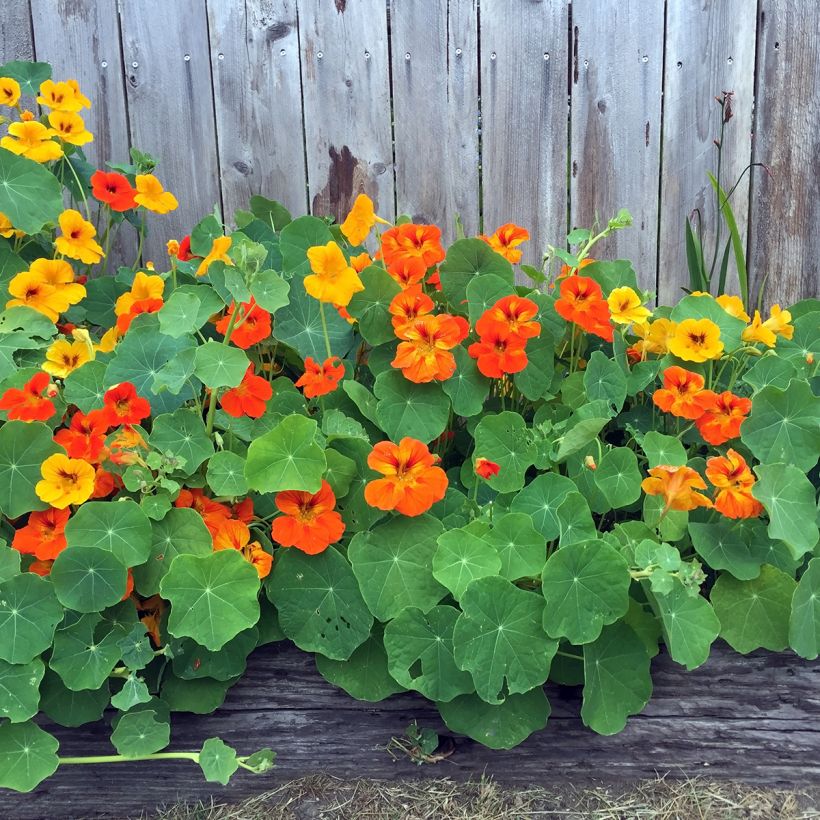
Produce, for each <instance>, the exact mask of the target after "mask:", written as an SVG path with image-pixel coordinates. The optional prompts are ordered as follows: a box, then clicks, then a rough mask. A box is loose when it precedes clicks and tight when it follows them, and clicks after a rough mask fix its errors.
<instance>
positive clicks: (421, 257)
mask: <svg viewBox="0 0 820 820" xmlns="http://www.w3.org/2000/svg"><path fill="white" fill-rule="evenodd" d="M381 253H382V257H383V259H384V264H385V265H386V266H387V269H388V270H389V269H390V267H391V266H392V265H393V264H395V263H398V262H399V261H400V260H404V261H405V262H406V263H407V264H409V265H410V267H412V268H414V270H415V271H416V272H417V273H419V274H420V275H422V276H423V275H424V273H425V272H426V271H427V269H428V268H431V267H433V265H437V264H438V263H439V262H441V261H443V259H444V255H445V254H444V248H443V247H442V245H441V228H438V227H437V226H436V225H415V224H413V223H412V222H408V223H405V224H404V225H396V227H395V228H390V230H388V231H385V232H384V233H383V234H382V249H381Z"/></svg>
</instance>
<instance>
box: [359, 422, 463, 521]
mask: <svg viewBox="0 0 820 820" xmlns="http://www.w3.org/2000/svg"><path fill="white" fill-rule="evenodd" d="M437 461H438V458H437V457H436V456H435V455H433V454H432V453H431V452H430V451H429V450H428V449H427V446H426V445H425V444H423V443H422V442H421V441H418V440H417V439H414V438H409V437H405V438H403V439H402V440H401V441H400V442H399V443H398V444H393V442H392V441H381V442H379V443H378V444H377V445H376V446H375V447H374V448H373V451H372V452H371V453H370V455H369V456H368V457H367V464H368V466H369V467H370V469H371V470H375V471H376V472H377V473H381V474H382V475H383V476H384V478H377V479H376V480H375V481H371V482H369V483H368V484H367V486H366V487H365V488H364V497H365V501H367V503H368V504H369V505H370V506H371V507H376V508H377V509H379V510H396V512H399V513H401V514H402V515H409V516H414V515H421V514H422V513H425V512H427V510H429V509H430V507H432V506H433V504H435V503H436V502H437V501H441V499H442V498H444V494H445V493H446V492H447V474H446V473H445V472H444V470H442V469H441V467H437V466H436V462H437Z"/></svg>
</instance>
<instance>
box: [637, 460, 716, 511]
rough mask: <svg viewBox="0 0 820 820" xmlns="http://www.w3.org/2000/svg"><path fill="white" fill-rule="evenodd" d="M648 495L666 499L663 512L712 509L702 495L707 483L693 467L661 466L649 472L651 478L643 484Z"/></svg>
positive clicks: (709, 502)
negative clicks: (701, 491)
mask: <svg viewBox="0 0 820 820" xmlns="http://www.w3.org/2000/svg"><path fill="white" fill-rule="evenodd" d="M641 488H642V489H643V491H644V492H645V493H646V494H647V495H661V496H663V498H664V507H663V512H664V514H666V513H667V512H668V511H669V510H694V509H695V508H696V507H711V506H712V502H711V501H710V500H709V499H708V498H707V497H706V496H705V495H703V494H702V493H698V492H695V490H705V489H706V482H705V481H704V480H703V478H702V477H701V475H700V474H699V473H698V472H697V471H696V470H693V469H692V468H691V467H686V466H681V467H673V466H670V465H669V464H659V465H658V466H657V467H653V468H652V469H651V470H649V477H648V478H645V479H644V480H643V481H642V482H641Z"/></svg>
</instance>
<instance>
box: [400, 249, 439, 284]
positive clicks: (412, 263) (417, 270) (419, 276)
mask: <svg viewBox="0 0 820 820" xmlns="http://www.w3.org/2000/svg"><path fill="white" fill-rule="evenodd" d="M387 272H388V274H390V277H391V278H392V279H393V280H394V281H395V282H398V284H399V285H400V286H401V288H402V290H406V289H407V288H412V287H413V286H414V285H420V284H421V281H422V280H423V279H424V274H425V269H424V268H422V267H421V266H420V265H419V264H418V260H417V259H416V258H415V257H400V258H398V259H394V260H393V261H392V262H391V263H390V264H389V265H388V266H387ZM439 290H441V288H440V287H439Z"/></svg>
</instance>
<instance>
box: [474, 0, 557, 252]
mask: <svg viewBox="0 0 820 820" xmlns="http://www.w3.org/2000/svg"><path fill="white" fill-rule="evenodd" d="M480 23H481V32H480V37H481V133H482V148H481V163H482V191H483V221H484V232H485V233H488V232H491V231H494V230H495V229H496V228H497V227H498V226H499V225H502V224H503V223H505V222H515V223H517V224H518V225H523V226H524V227H525V228H528V229H529V231H530V241H529V242H528V243H527V244H525V245H524V246H523V250H524V259H523V261H524V262H528V263H530V264H535V265H538V264H540V262H541V257H542V255H543V252H544V250H545V249H546V246H547V245H548V244H561V243H562V242H563V240H564V237H565V236H566V229H567V116H568V108H567V59H568V54H567V51H568V49H567V27H568V25H569V22H568V4H567V3H566V2H564V0H513V1H512V2H511V1H510V0H485V2H483V3H482V4H481V10H480Z"/></svg>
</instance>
